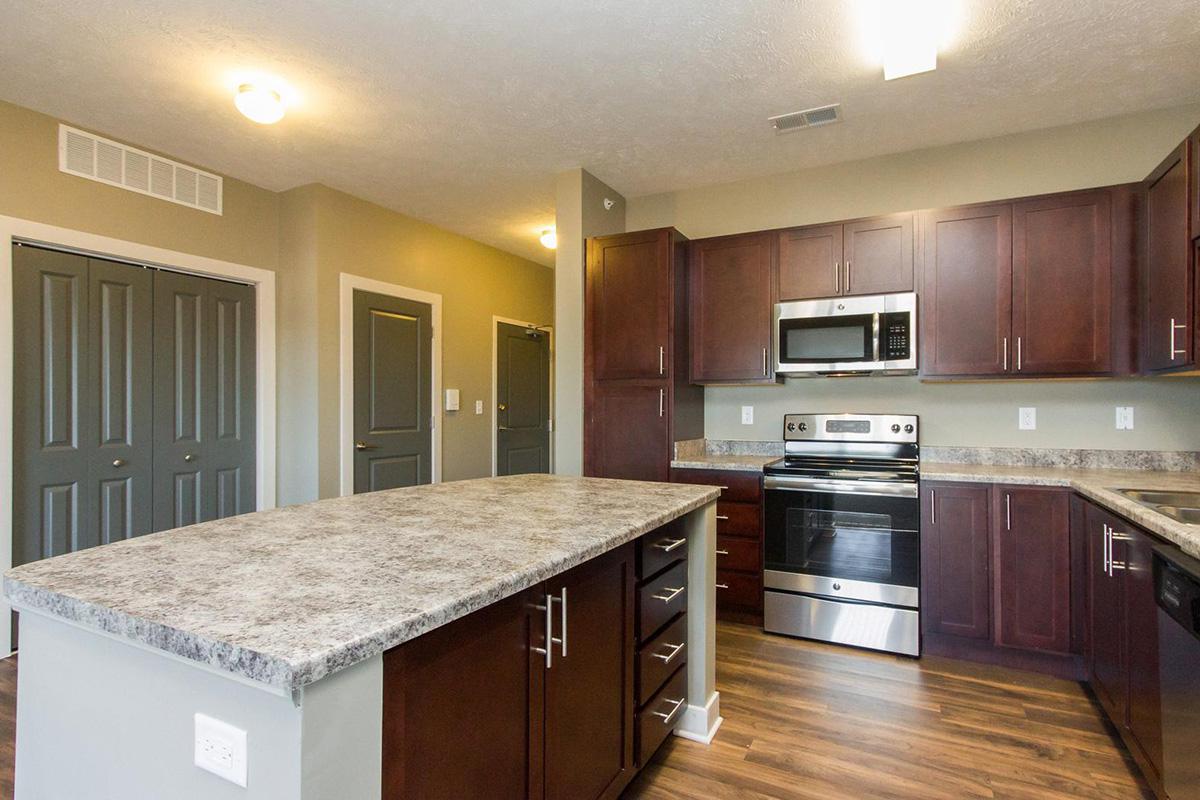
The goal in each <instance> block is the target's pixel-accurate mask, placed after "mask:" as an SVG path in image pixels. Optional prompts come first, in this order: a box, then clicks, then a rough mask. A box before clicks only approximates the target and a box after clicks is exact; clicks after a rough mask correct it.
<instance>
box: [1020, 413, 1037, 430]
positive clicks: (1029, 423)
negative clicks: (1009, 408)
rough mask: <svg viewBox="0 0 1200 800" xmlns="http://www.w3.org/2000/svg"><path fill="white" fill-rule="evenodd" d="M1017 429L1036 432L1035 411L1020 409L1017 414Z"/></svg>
mask: <svg viewBox="0 0 1200 800" xmlns="http://www.w3.org/2000/svg"><path fill="white" fill-rule="evenodd" d="M1017 427H1018V428H1020V429H1021V430H1023V431H1034V430H1037V409H1036V408H1022V409H1021V410H1020V411H1019V412H1018V413H1017Z"/></svg>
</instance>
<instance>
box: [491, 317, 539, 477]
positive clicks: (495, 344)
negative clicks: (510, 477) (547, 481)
mask: <svg viewBox="0 0 1200 800" xmlns="http://www.w3.org/2000/svg"><path fill="white" fill-rule="evenodd" d="M501 322H503V323H505V324H506V325H516V326H517V327H520V328H537V329H538V330H541V331H544V332H545V333H546V335H547V336H548V337H550V373H549V375H550V474H551V475H553V474H554V326H552V325H539V324H537V323H535V322H526V321H524V320H520V319H511V318H510V317H499V316H496V315H495V314H493V315H492V401H491V402H492V433H491V437H492V477H493V478H494V477H496V455H497V454H496V425H497V424H498V421H497V418H496V404H497V403H498V402H499V395H498V394H497V390H498V388H499V385H500V375H499V374H498V373H497V371H496V370H497V361H498V356H499V347H500V323H501Z"/></svg>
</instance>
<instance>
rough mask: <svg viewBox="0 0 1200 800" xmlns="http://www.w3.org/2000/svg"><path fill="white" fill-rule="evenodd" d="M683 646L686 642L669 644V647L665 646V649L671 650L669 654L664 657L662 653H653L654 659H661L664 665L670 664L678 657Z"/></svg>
mask: <svg viewBox="0 0 1200 800" xmlns="http://www.w3.org/2000/svg"><path fill="white" fill-rule="evenodd" d="M685 644H686V642H680V643H679V644H669V645H667V647H669V648H670V649H671V652H670V654H668V655H665V656H664V655H663V654H662V653H655V654H654V657H655V658H661V659H662V662H663V663H664V664H670V663H671V662H672V661H674V660H675V656H677V655H679V651H680V650H682V649H683V646H684V645H685Z"/></svg>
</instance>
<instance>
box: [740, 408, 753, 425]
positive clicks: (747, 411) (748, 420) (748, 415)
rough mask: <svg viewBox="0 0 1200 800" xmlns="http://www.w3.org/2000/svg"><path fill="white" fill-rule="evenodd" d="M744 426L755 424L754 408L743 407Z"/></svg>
mask: <svg viewBox="0 0 1200 800" xmlns="http://www.w3.org/2000/svg"><path fill="white" fill-rule="evenodd" d="M742 424H743V425H753V424H754V406H742Z"/></svg>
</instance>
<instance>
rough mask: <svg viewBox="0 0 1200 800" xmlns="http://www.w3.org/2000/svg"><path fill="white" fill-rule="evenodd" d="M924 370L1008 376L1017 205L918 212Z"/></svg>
mask: <svg viewBox="0 0 1200 800" xmlns="http://www.w3.org/2000/svg"><path fill="white" fill-rule="evenodd" d="M920 236H921V242H922V248H921V250H922V254H923V258H922V279H921V297H920V302H921V306H920V323H919V324H920V330H921V374H922V375H927V376H971V375H1000V374H1007V373H1008V369H1009V363H1010V361H1011V360H1012V358H1013V356H1014V355H1015V353H1010V349H1011V345H1010V343H1011V340H1012V287H1013V282H1012V279H1013V271H1012V266H1013V263H1012V206H1011V205H1009V204H1007V203H1006V204H1002V205H992V206H970V207H966V208H949V209H939V210H936V211H927V212H925V213H924V214H923V215H922V217H921V231H920Z"/></svg>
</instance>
